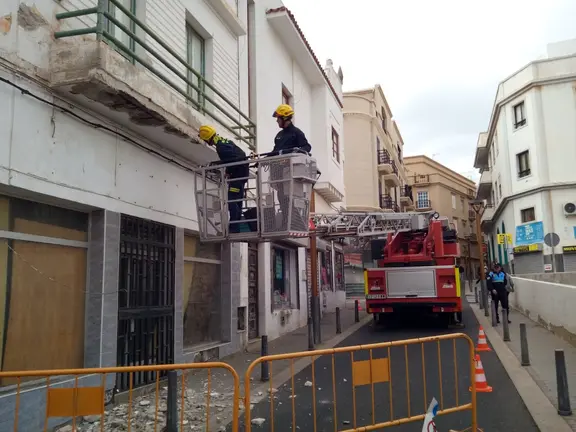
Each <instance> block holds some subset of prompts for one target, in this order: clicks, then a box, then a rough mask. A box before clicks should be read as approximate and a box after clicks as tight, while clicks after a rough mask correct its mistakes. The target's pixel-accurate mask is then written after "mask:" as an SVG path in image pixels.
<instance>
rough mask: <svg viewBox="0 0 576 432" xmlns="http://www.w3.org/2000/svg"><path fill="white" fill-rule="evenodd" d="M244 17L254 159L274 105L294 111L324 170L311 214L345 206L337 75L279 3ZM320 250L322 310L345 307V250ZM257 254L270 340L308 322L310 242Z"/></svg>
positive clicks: (273, 245)
mask: <svg viewBox="0 0 576 432" xmlns="http://www.w3.org/2000/svg"><path fill="white" fill-rule="evenodd" d="M249 19H250V46H249V48H250V52H251V53H252V55H251V56H250V69H251V71H252V76H251V81H250V87H251V89H252V91H253V93H252V97H251V113H252V114H253V115H254V116H255V118H256V120H257V121H256V123H257V127H256V130H257V135H258V147H257V150H258V153H266V152H269V151H271V150H272V148H273V147H274V137H275V136H276V134H277V133H278V132H279V128H278V125H277V123H276V121H275V119H273V118H272V114H273V112H274V110H275V109H276V107H277V106H278V105H280V104H282V103H285V104H288V105H290V106H292V107H293V108H294V111H295V115H294V124H295V125H296V126H297V127H298V128H300V129H301V130H302V131H303V132H304V134H305V135H306V137H307V138H308V141H309V142H310V143H311V145H312V154H313V155H314V157H315V158H316V161H317V163H318V168H319V169H320V171H321V176H320V178H319V180H318V182H317V183H316V185H315V187H314V195H315V210H316V211H317V212H324V213H327V212H332V213H333V212H335V211H336V209H337V208H338V207H339V206H341V203H342V202H343V201H344V173H343V164H344V134H343V123H344V121H343V114H342V71H341V70H340V71H336V70H334V67H333V64H332V61H331V60H329V61H328V62H327V64H326V65H325V66H322V65H321V64H320V62H319V61H318V59H317V58H316V56H315V54H314V52H313V50H312V48H311V47H310V45H309V43H308V41H307V40H306V37H305V36H304V34H303V33H302V30H301V29H300V27H299V26H298V23H297V21H296V19H295V17H294V15H293V14H292V13H291V12H290V10H288V9H287V8H286V7H284V6H282V4H281V3H280V2H278V0H262V1H256V2H251V4H250V5H249ZM317 247H318V257H317V259H318V274H317V275H315V276H314V277H317V279H318V282H319V283H318V286H319V289H320V296H321V299H320V301H321V311H323V310H330V311H333V310H334V308H335V307H336V306H341V305H342V304H343V303H344V302H345V292H344V284H343V273H344V272H343V254H342V246H341V245H340V244H335V243H334V242H326V241H323V240H320V239H319V240H318V241H317ZM251 253H252V252H251ZM254 253H256V252H254ZM257 254H258V260H257V274H258V280H257V286H258V287H259V288H257V292H258V319H259V324H258V328H259V334H266V335H267V336H268V339H269V340H272V339H274V338H276V337H278V336H281V335H282V334H285V333H287V332H290V331H293V330H295V329H297V328H299V327H302V326H305V325H306V323H307V319H308V314H309V310H310V309H309V308H310V303H311V302H310V299H309V295H310V293H311V289H310V288H311V287H310V285H311V281H312V277H313V276H312V274H311V257H310V251H309V240H308V239H293V240H286V241H282V242H269V243H261V244H260V245H259V246H258V249H257Z"/></svg>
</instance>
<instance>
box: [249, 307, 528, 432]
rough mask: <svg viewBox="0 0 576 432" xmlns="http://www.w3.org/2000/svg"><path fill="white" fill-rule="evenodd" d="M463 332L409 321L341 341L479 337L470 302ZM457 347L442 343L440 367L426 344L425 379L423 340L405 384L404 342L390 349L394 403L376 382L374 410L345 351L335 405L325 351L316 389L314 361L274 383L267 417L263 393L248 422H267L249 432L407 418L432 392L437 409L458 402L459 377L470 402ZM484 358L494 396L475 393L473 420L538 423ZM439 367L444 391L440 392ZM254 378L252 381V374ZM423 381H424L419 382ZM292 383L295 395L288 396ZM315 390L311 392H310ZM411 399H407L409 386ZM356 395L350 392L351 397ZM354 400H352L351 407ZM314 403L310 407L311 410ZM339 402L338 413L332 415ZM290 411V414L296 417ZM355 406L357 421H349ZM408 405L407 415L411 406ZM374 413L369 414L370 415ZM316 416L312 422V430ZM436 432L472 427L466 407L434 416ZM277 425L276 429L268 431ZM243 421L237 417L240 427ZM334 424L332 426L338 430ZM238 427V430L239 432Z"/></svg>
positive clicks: (407, 427) (487, 426)
mask: <svg viewBox="0 0 576 432" xmlns="http://www.w3.org/2000/svg"><path fill="white" fill-rule="evenodd" d="M463 319H464V323H465V325H466V328H465V329H462V330H447V329H446V328H442V327H438V326H435V325H434V324H433V323H430V322H429V321H426V322H412V323H411V324H410V325H406V324H403V325H401V326H396V327H391V328H390V327H389V328H384V329H378V330H376V331H375V330H374V329H373V328H372V323H370V324H368V325H366V326H364V327H363V328H361V329H360V330H359V331H357V332H356V333H355V334H353V335H352V336H350V337H348V338H347V339H346V340H344V341H343V342H342V343H341V344H340V345H339V346H350V345H359V344H371V343H378V342H386V341H394V340H402V339H411V338H417V337H425V336H434V335H438V334H447V333H457V332H463V333H466V334H468V335H469V336H470V337H471V338H472V339H473V340H474V341H475V342H476V339H477V335H478V322H477V321H476V318H475V317H474V314H473V312H472V311H471V310H470V308H469V306H468V305H467V304H466V305H465V310H464V314H463ZM453 354H454V345H453V343H452V341H442V342H441V343H440V358H441V368H439V359H438V344H437V343H429V344H425V345H424V358H425V362H424V363H425V365H426V368H425V379H424V376H423V371H422V363H423V362H422V345H421V344H418V345H412V346H410V347H408V370H409V379H408V382H409V384H408V386H407V379H406V359H405V349H404V348H403V347H393V348H391V352H390V358H391V376H392V379H391V387H392V405H391V404H390V383H378V384H375V385H374V395H375V397H374V407H373V406H372V397H371V394H372V389H371V386H370V385H365V386H359V387H356V390H355V392H354V391H353V388H352V372H351V370H352V368H351V359H350V354H348V353H341V354H336V355H334V364H335V369H334V375H335V383H336V385H335V387H336V403H335V404H334V395H333V384H332V383H333V381H332V375H333V374H332V356H323V357H320V358H318V359H317V360H316V361H315V363H314V383H315V385H314V386H307V385H306V382H307V381H310V382H311V381H312V380H313V379H312V373H313V371H312V366H310V367H307V368H306V369H304V370H302V371H301V372H300V373H298V374H296V376H295V377H294V384H292V382H291V381H288V382H286V383H283V384H282V383H274V382H273V386H274V388H277V390H278V391H277V392H276V393H274V410H273V419H272V415H271V410H270V408H271V404H270V400H269V399H270V398H264V400H262V401H261V402H259V403H257V404H256V405H254V406H253V408H252V419H255V418H262V419H265V421H264V423H263V424H262V425H261V426H256V425H252V429H253V430H254V431H265V430H268V431H271V430H275V431H280V432H283V431H291V430H292V423H293V418H294V419H295V423H296V426H297V428H296V429H297V430H299V431H314V430H316V431H322V432H323V431H334V430H345V429H352V428H353V427H354V425H355V421H356V426H357V427H360V426H364V425H369V424H373V420H375V421H376V422H384V421H388V420H390V419H391V414H392V416H393V419H399V418H402V417H407V416H409V415H412V416H414V415H418V414H423V413H425V411H426V409H427V408H428V405H429V403H430V401H431V400H432V397H435V398H436V400H438V402H439V403H441V407H442V406H443V407H444V408H450V407H454V406H456V405H457V401H456V382H458V386H457V388H458V404H460V405H461V404H465V403H467V402H469V401H470V392H469V390H468V388H469V384H470V371H469V366H468V362H467V359H468V351H467V345H466V344H465V343H464V341H462V340H459V341H457V343H456V358H457V361H456V365H457V372H456V374H455V369H456V368H455V367H454V360H453V359H454V355H453ZM382 357H388V352H387V349H383V350H374V351H373V353H372V358H373V359H376V358H382ZM368 359H369V353H368V352H362V353H357V354H355V357H354V360H368ZM481 359H482V363H483V366H484V370H485V373H486V377H487V380H488V384H489V385H491V386H492V387H493V392H492V393H478V423H479V426H480V427H481V428H482V429H483V430H484V431H506V432H514V431H517V432H531V431H534V432H537V431H538V428H537V426H536V424H535V423H534V421H533V420H532V417H531V416H530V414H529V412H528V411H527V409H526V407H525V406H524V404H523V402H522V400H521V398H520V396H519V395H518V392H517V391H516V388H515V387H514V385H513V384H512V382H511V380H510V378H509V377H508V375H507V373H506V371H505V370H504V368H503V366H502V365H501V363H500V361H499V360H498V357H497V356H496V354H495V353H494V352H489V353H482V354H481ZM440 371H441V376H442V378H441V381H442V391H441V390H440ZM255 379H257V378H255ZM424 383H425V385H424ZM292 386H293V387H294V393H295V394H296V397H295V398H292V397H291V396H292ZM313 387H314V388H315V391H314V392H313ZM407 387H408V388H409V392H410V401H408V391H407ZM354 393H355V397H354ZM354 401H355V404H354ZM314 406H315V411H314V408H313V407H314ZM334 407H336V418H335V415H334ZM293 409H294V414H293ZM354 409H355V410H356V420H354ZM409 409H410V412H409V411H408V410H409ZM373 412H374V414H372V413H373ZM314 418H316V427H314ZM435 421H436V425H437V428H438V431H442V432H443V431H446V432H447V431H448V430H450V429H455V430H464V429H466V428H467V427H469V426H470V414H469V411H465V412H460V413H454V414H448V415H444V416H438V417H436V419H435ZM272 423H274V429H272V428H271V426H272ZM242 424H243V419H242V420H241V425H242ZM335 424H336V425H337V428H335ZM242 429H243V428H241V430H242ZM386 430H390V431H394V432H396V431H421V430H422V422H420V421H419V422H414V423H408V424H403V425H399V426H393V427H390V428H387V429H386Z"/></svg>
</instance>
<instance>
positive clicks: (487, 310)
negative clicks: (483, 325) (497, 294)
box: [482, 280, 490, 317]
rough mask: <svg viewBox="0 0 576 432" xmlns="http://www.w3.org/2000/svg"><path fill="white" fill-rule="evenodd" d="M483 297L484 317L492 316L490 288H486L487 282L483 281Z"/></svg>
mask: <svg viewBox="0 0 576 432" xmlns="http://www.w3.org/2000/svg"><path fill="white" fill-rule="evenodd" d="M482 295H483V296H484V316H485V317H487V316H490V306H489V304H490V299H489V296H490V293H489V292H488V287H487V286H486V281H485V280H483V281H482Z"/></svg>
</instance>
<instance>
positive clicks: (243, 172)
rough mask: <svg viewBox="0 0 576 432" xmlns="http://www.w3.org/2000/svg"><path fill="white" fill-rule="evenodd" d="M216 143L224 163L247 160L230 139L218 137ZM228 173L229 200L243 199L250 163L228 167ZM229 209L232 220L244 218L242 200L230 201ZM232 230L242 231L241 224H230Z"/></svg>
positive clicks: (221, 160) (217, 150) (233, 231)
mask: <svg viewBox="0 0 576 432" xmlns="http://www.w3.org/2000/svg"><path fill="white" fill-rule="evenodd" d="M214 144H215V145H216V152H217V153H218V157H220V162H222V163H230V162H237V161H243V160H247V157H246V153H245V152H244V150H242V149H241V148H240V147H238V146H237V145H236V144H234V142H232V141H230V140H228V139H225V138H221V137H216V139H214ZM226 174H227V175H228V201H232V200H241V199H243V198H244V189H245V187H246V182H247V181H248V180H247V177H248V175H249V174H250V165H249V164H248V163H246V164H240V165H234V166H230V167H227V168H226ZM235 179H239V180H235ZM228 210H229V212H230V222H233V221H239V220H240V219H241V218H242V201H236V202H229V203H228ZM230 232H231V233H237V232H240V224H238V223H235V224H230Z"/></svg>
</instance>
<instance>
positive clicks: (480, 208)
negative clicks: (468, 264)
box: [470, 200, 490, 316]
mask: <svg viewBox="0 0 576 432" xmlns="http://www.w3.org/2000/svg"><path fill="white" fill-rule="evenodd" d="M470 207H471V208H472V210H473V211H474V213H476V237H477V238H478V256H479V257H480V287H481V291H482V302H480V308H484V315H485V316H489V315H490V312H489V311H488V290H487V289H486V272H485V271H484V251H483V249H482V248H483V245H484V239H483V238H482V229H481V228H480V219H481V218H482V215H483V214H484V210H486V204H485V203H484V200H472V201H470Z"/></svg>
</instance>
